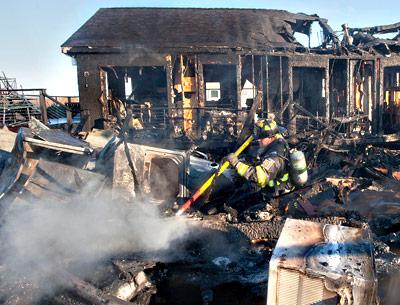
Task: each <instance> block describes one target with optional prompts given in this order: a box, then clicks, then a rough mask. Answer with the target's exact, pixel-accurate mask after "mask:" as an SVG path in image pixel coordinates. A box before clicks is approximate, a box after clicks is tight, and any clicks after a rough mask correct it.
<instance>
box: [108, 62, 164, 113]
mask: <svg viewBox="0 0 400 305" xmlns="http://www.w3.org/2000/svg"><path fill="white" fill-rule="evenodd" d="M102 69H103V70H104V71H106V72H107V89H108V92H107V99H108V100H112V99H114V98H117V99H119V100H121V101H123V102H126V103H128V104H138V105H144V104H146V103H147V104H148V105H150V106H152V107H162V106H167V104H168V102H167V77H166V71H165V67H163V66H154V67H149V66H145V67H139V66H133V67H104V68H102Z"/></svg>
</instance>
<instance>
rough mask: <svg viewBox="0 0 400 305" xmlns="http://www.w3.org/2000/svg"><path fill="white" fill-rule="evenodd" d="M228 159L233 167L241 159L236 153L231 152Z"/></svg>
mask: <svg viewBox="0 0 400 305" xmlns="http://www.w3.org/2000/svg"><path fill="white" fill-rule="evenodd" d="M226 159H227V160H228V161H229V163H230V164H231V165H232V166H233V167H235V166H236V165H237V164H238V163H239V159H238V157H237V156H236V155H235V154H234V153H231V154H229V155H228V156H227V157H226Z"/></svg>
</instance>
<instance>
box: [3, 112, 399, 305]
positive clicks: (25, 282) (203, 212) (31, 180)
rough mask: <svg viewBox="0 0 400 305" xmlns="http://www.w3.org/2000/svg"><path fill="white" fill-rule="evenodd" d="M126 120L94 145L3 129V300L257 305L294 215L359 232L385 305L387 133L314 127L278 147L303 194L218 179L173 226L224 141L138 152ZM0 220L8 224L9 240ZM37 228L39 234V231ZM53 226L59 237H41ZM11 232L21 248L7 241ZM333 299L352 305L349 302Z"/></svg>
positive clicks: (40, 130)
mask: <svg viewBox="0 0 400 305" xmlns="http://www.w3.org/2000/svg"><path fill="white" fill-rule="evenodd" d="M130 116H131V114H130V113H129V112H128V113H127V117H126V119H125V123H123V124H122V125H121V126H120V127H118V128H117V129H116V130H115V131H114V132H107V138H108V139H109V140H107V144H105V145H101V144H99V143H101V142H102V141H103V142H104V140H101V141H99V140H93V143H95V147H96V148H92V146H91V145H90V143H88V142H86V141H84V140H82V139H80V138H79V136H78V137H73V136H71V135H69V134H67V133H65V132H64V131H60V130H51V129H48V128H47V127H46V126H44V125H43V124H41V123H40V122H37V121H35V120H34V121H33V123H32V124H31V127H30V128H21V129H20V130H19V132H18V134H17V135H16V134H14V133H12V132H10V131H7V130H5V129H3V130H2V133H3V134H4V135H5V136H7V137H10V139H14V138H15V144H14V147H13V148H12V151H8V152H7V151H5V150H4V148H3V150H2V153H1V155H0V156H1V159H0V171H1V175H0V202H1V219H2V225H1V226H2V227H1V228H2V232H3V234H2V241H1V244H2V247H5V249H7V250H8V251H4V252H3V253H2V255H1V257H0V260H1V264H0V268H1V270H2V272H1V276H2V280H1V281H0V282H1V283H2V284H1V285H0V300H1V302H2V303H4V304H15V305H17V304H228V303H230V304H232V303H233V304H243V303H247V304H248V303H253V304H265V301H266V298H267V287H268V284H269V283H268V282H269V281H270V280H271V279H268V271H267V270H268V264H269V260H270V258H271V255H272V252H273V250H274V248H275V247H276V242H277V240H278V238H279V236H280V234H281V231H282V228H283V226H284V223H285V221H286V219H288V218H295V219H301V220H308V221H313V223H314V224H315V223H317V224H330V225H346V226H350V227H354V228H358V229H360V230H361V229H362V230H370V232H371V237H370V238H371V240H372V242H373V244H374V249H375V250H374V255H372V254H371V257H370V259H375V263H376V272H377V275H376V276H377V279H378V289H379V297H380V300H381V304H395V303H393V300H396V295H393V294H394V293H396V292H395V291H389V290H390V287H392V286H391V285H395V283H397V277H398V272H399V270H400V258H399V257H400V256H399V255H398V253H399V249H400V248H399V247H400V239H399V234H400V231H399V230H400V229H399V227H398V222H399V217H400V196H399V194H400V192H399V190H400V181H399V172H400V141H399V139H397V138H396V137H395V136H392V137H391V138H382V137H372V136H369V135H363V136H359V137H355V136H354V135H353V136H352V137H347V136H346V134H345V133H342V132H341V130H340V128H338V127H334V126H328V125H326V126H321V125H320V126H319V128H318V129H314V130H309V131H307V132H305V133H304V134H298V135H297V136H296V139H291V140H290V141H289V145H290V146H291V147H296V148H297V149H298V150H301V151H303V152H304V153H305V155H306V157H307V163H308V165H309V166H308V171H309V181H308V183H307V184H306V185H304V186H303V187H300V188H297V189H294V190H292V191H290V192H287V193H283V194H278V195H276V194H275V195H273V196H271V197H269V198H266V197H265V196H263V195H260V192H257V191H253V192H251V191H249V189H251V188H250V187H249V185H248V183H247V182H246V181H244V180H243V179H242V178H240V177H238V176H237V175H235V173H234V170H233V169H228V170H226V171H225V172H224V173H223V174H222V175H220V176H219V177H218V178H217V179H215V181H214V182H213V183H212V184H211V185H210V186H211V187H210V189H209V190H208V191H207V192H206V193H205V194H203V196H201V197H200V198H199V200H198V201H196V202H194V204H193V205H192V206H191V208H190V209H189V210H188V212H189V213H188V214H187V216H186V217H177V216H175V214H176V212H177V211H178V209H179V208H180V207H181V204H182V203H183V200H185V199H187V198H188V197H189V196H190V194H193V193H194V192H195V191H196V189H197V188H198V187H199V185H201V184H202V183H203V182H204V181H205V180H206V178H208V177H209V176H210V175H211V174H213V173H215V172H216V171H217V170H218V168H219V164H222V163H221V161H225V159H224V158H222V157H223V155H224V154H226V151H233V149H234V147H235V145H236V143H234V142H229V141H228V142H227V143H226V148H225V149H223V150H219V151H218V150H215V149H214V145H213V144H211V145H207V141H206V142H203V143H202V144H201V145H195V146H194V145H193V143H191V144H190V145H192V147H190V146H189V147H187V149H180V150H179V149H176V148H173V147H181V148H182V147H184V146H185V145H186V146H187V143H188V142H180V139H176V140H175V142H174V143H172V142H173V141H172V142H171V140H169V141H166V142H165V143H158V147H157V145H154V146H149V145H142V144H139V143H138V142H137V141H139V142H140V141H141V140H143V135H141V136H139V137H136V134H135V133H133V134H132V130H130V127H129V124H128V123H127V122H128V121H129V118H130ZM104 134H106V133H104ZM81 135H82V133H81ZM83 135H84V134H83ZM94 135H95V136H93V135H91V136H89V137H87V139H90V140H91V141H92V139H93V137H97V136H98V135H97V134H96V133H94ZM91 137H92V138H91ZM229 140H230V139H229ZM135 142H136V143H135ZM211 143H212V142H211ZM166 147H167V148H166ZM244 157H246V151H245V154H244ZM104 202H108V204H110V203H111V205H107V204H104ZM149 207H150V210H151V212H149V211H150V210H148V208H149ZM115 211H117V212H116V213H115ZM154 211H156V212H154ZM54 213H55V214H54ZM105 214H106V215H105ZM55 215H58V218H57V217H56V216H55ZM60 215H62V216H60ZM134 215H136V216H134ZM138 216H140V217H138ZM35 217H36V218H35ZM10 219H17V220H18V221H17V222H16V223H17V224H18V226H14V227H11V229H10V227H9V223H10ZM39 224H41V225H43V226H48V227H47V228H46V229H45V230H44V231H43V230H38V228H40V225H39ZM55 225H60V226H61V227H62V228H63V229H62V230H61V231H60V232H61V233H57V234H56V233H54V234H53V235H51V234H50V237H51V238H49V236H48V231H49V230H50V231H52V232H58V231H57V230H58V229H56V227H55ZM17 228H20V229H19V230H18V229H17ZM21 228H23V229H24V230H25V232H26V234H27V236H28V237H29V238H25V239H24V238H22V239H20V238H21V237H20V235H16V234H17V232H19V234H21V233H20V230H21ZM94 228H96V230H95V231H93V230H94ZM4 229H7V230H4ZM27 232H29V234H28V233H27ZM343 232H345V233H343V234H344V235H343V236H344V237H346V234H348V232H347V231H343ZM41 234H43V235H41ZM58 234H59V235H58ZM155 236H157V238H155ZM7 237H11V238H12V240H14V241H21V242H22V244H23V245H24V247H22V248H18V247H16V245H17V246H21V244H15V243H13V242H11V243H10V239H9V238H7ZM159 238H160V239H162V240H164V241H165V243H164V244H162V245H161V244H157V243H156V242H155V241H156V240H158V239H159ZM346 238H347V237H346ZM72 240H76V241H78V242H79V245H78V248H76V249H75V248H73V247H72V246H71V245H73V246H74V247H76V246H77V245H76V244H74V243H73V242H72ZM38 241H40V242H39V243H37V242H38ZM96 241H99V242H100V243H103V244H99V243H97V242H96ZM31 243H32V244H31ZM35 243H37V244H36V245H34V244H35ZM155 243H156V244H155ZM60 245H62V246H60ZM88 245H89V246H90V251H89V250H88V249H89V248H88ZM68 247H71V249H68ZM350 248H351V247H350ZM10 249H17V250H19V251H21V249H26V251H27V252H26V253H23V255H22V253H20V252H15V253H14V254H13V257H15V261H17V262H18V265H19V266H23V268H18V269H17V270H15V269H13V268H14V267H15V266H14V265H13V262H11V261H10V259H9V257H10ZM275 249H276V248H275ZM71 250H72V251H71ZM349 251H351V249H350V250H349ZM36 252H37V253H36ZM11 253H12V252H11ZM46 255H49V257H53V258H54V257H55V258H57V257H58V258H59V259H58V260H57V264H54V265H52V266H51V269H52V270H51V272H48V271H46V272H45V269H43V266H41V265H40V262H42V261H41V260H37V257H36V256H38V257H40V256H43V257H46ZM21 257H22V258H23V259H22V260H21V261H19V260H18V259H21ZM51 261H54V259H52V260H51ZM14 263H15V262H14ZM24 268H25V269H24ZM349 270H350V269H349ZM369 272H372V274H374V272H375V270H369ZM32 274H41V275H43V276H41V277H38V278H35V277H32V276H31V275H32ZM349 274H350V273H349ZM349 274H348V275H349ZM374 285H375V284H374ZM374 287H375V286H374ZM343 293H344V292H343ZM339 295H340V296H341V297H343V295H344V294H339ZM346 298H347V304H353V303H351V302H350V301H349V300H351V298H352V292H351V291H350V292H349V291H347V292H346ZM354 300H355V299H354ZM369 300H370V301H371V298H370V299H369ZM371 302H372V301H371ZM327 304H328V303H327ZM354 304H358V303H354ZM360 304H361V303H360ZM365 304H366V303H365ZM371 304H375V303H373V302H372V303H371Z"/></svg>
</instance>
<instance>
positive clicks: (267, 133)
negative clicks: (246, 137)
mask: <svg viewBox="0 0 400 305" xmlns="http://www.w3.org/2000/svg"><path fill="white" fill-rule="evenodd" d="M277 133H279V126H278V124H277V123H276V122H275V121H274V120H272V119H260V120H258V121H257V122H256V123H255V126H254V134H255V137H256V138H257V139H262V138H267V137H271V136H273V135H275V134H277Z"/></svg>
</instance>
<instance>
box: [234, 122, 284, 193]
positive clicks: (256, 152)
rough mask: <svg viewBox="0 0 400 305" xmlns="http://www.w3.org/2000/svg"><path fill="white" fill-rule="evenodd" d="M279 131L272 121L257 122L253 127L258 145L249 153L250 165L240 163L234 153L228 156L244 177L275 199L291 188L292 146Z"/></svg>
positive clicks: (243, 162)
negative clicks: (289, 167)
mask: <svg viewBox="0 0 400 305" xmlns="http://www.w3.org/2000/svg"><path fill="white" fill-rule="evenodd" d="M279 128H280V127H279V126H278V124H277V123H276V122H275V121H274V120H271V119H261V120H259V121H257V122H256V123H255V126H254V138H255V145H254V146H253V147H251V151H250V156H251V161H250V162H245V161H241V160H239V159H238V157H237V156H236V155H235V154H233V153H232V154H229V155H228V156H227V160H228V161H229V163H230V164H231V165H232V166H233V167H234V168H235V169H236V171H237V173H238V174H239V175H240V176H241V177H243V178H245V179H246V180H248V181H250V182H253V183H255V184H256V185H257V186H258V187H259V188H260V189H266V190H268V191H271V192H274V193H275V194H276V195H277V194H278V193H279V192H280V191H282V190H289V189H290V188H291V186H290V182H289V170H288V160H289V146H288V144H287V143H286V141H285V139H284V138H283V136H282V135H281V133H280V132H279Z"/></svg>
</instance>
